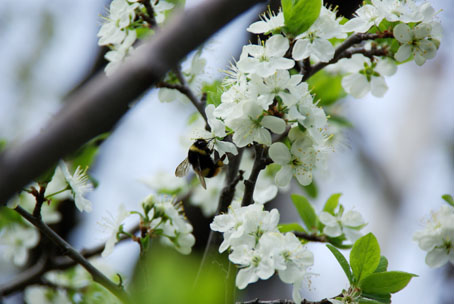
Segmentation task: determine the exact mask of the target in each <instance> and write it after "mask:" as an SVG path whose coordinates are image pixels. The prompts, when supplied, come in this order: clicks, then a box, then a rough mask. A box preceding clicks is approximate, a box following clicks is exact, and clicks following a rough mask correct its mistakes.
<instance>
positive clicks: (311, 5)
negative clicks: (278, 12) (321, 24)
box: [282, 0, 322, 37]
mask: <svg viewBox="0 0 454 304" xmlns="http://www.w3.org/2000/svg"><path fill="white" fill-rule="evenodd" d="M321 7H322V1H321V0H282V11H283V13H284V21H285V27H286V30H287V33H288V34H291V35H292V36H293V37H296V36H298V35H299V34H301V33H304V32H305V31H307V29H308V28H309V27H310V26H311V25H312V24H313V23H314V22H315V20H317V18H318V16H319V15H320V9H321Z"/></svg>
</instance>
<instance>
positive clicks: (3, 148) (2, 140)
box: [0, 139, 6, 152]
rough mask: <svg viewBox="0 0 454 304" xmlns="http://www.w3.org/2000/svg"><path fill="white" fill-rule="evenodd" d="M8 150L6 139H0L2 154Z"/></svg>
mask: <svg viewBox="0 0 454 304" xmlns="http://www.w3.org/2000/svg"><path fill="white" fill-rule="evenodd" d="M5 148H6V140H5V139H0V152H2V151H3V150H5Z"/></svg>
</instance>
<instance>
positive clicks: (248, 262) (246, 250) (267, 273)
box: [229, 245, 275, 289]
mask: <svg viewBox="0 0 454 304" xmlns="http://www.w3.org/2000/svg"><path fill="white" fill-rule="evenodd" d="M229 259H230V261H232V262H233V263H235V264H238V265H240V267H241V269H240V271H239V272H238V274H237V276H236V280H235V284H236V286H237V287H238V288H239V289H244V288H246V286H247V285H248V284H250V283H254V282H257V280H258V279H259V278H260V279H262V280H266V279H269V278H270V277H271V276H272V275H273V274H274V271H275V270H274V265H273V260H272V256H271V255H270V254H269V252H267V251H265V250H261V248H260V246H259V247H258V248H250V247H249V246H246V245H241V246H238V247H235V248H234V250H233V252H232V253H231V254H230V255H229Z"/></svg>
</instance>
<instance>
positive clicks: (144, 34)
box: [136, 27, 154, 39]
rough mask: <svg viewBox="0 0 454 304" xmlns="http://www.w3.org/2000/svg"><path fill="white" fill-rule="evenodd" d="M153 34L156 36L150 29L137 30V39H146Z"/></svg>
mask: <svg viewBox="0 0 454 304" xmlns="http://www.w3.org/2000/svg"><path fill="white" fill-rule="evenodd" d="M152 34H154V31H153V30H152V29H150V28H148V27H139V28H136V35H137V39H145V38H147V37H148V36H151V35H152Z"/></svg>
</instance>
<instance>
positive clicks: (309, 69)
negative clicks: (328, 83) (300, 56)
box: [303, 31, 394, 81]
mask: <svg viewBox="0 0 454 304" xmlns="http://www.w3.org/2000/svg"><path fill="white" fill-rule="evenodd" d="M392 37H394V35H393V33H392V32H387V31H386V32H383V33H373V34H370V33H357V34H354V35H352V36H350V37H349V38H348V39H347V40H345V41H344V42H343V43H342V44H341V45H339V46H338V47H337V48H336V51H335V52H334V56H333V58H332V59H331V60H330V61H329V62H319V63H317V64H316V65H314V66H310V65H309V66H306V65H305V66H304V71H305V74H304V75H303V81H306V80H308V79H309V78H310V77H311V76H312V75H314V74H315V73H317V72H318V71H320V70H321V69H323V68H324V67H326V66H327V65H330V64H333V63H336V62H338V61H339V60H340V59H341V58H348V56H350V57H351V55H352V53H349V52H348V51H347V50H348V49H349V48H350V47H352V46H354V45H355V44H358V43H360V42H362V41H365V40H375V39H379V38H392ZM375 50H382V51H383V49H375ZM371 51H372V50H371ZM383 55H386V53H385V54H383ZM383 55H378V54H377V56H383Z"/></svg>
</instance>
